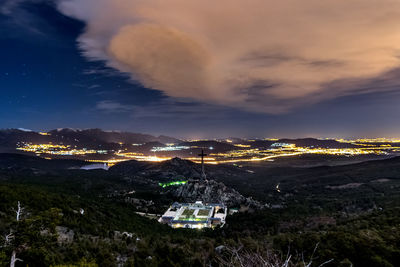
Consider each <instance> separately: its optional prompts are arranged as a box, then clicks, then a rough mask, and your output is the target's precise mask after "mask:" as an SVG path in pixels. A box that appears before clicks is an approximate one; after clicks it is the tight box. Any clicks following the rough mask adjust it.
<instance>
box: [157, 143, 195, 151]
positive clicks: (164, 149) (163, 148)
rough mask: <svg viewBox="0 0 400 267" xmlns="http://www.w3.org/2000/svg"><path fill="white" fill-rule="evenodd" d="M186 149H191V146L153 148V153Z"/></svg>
mask: <svg viewBox="0 0 400 267" xmlns="http://www.w3.org/2000/svg"><path fill="white" fill-rule="evenodd" d="M184 149H190V146H173V145H172V146H171V145H170V146H168V145H167V146H161V147H153V148H152V149H151V150H150V151H151V152H163V151H179V150H184Z"/></svg>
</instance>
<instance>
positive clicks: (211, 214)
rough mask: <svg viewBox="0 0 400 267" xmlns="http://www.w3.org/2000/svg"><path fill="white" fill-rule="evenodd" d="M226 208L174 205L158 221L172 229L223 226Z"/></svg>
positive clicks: (191, 204)
mask: <svg viewBox="0 0 400 267" xmlns="http://www.w3.org/2000/svg"><path fill="white" fill-rule="evenodd" d="M226 215H227V207H225V206H224V205H222V204H203V203H202V202H201V201H196V203H174V204H172V205H171V207H170V208H169V209H168V210H167V211H166V212H165V213H164V215H163V216H162V217H161V218H160V219H159V222H161V223H166V224H168V225H169V226H171V227H173V228H192V229H201V228H204V227H208V228H211V227H215V226H217V225H221V226H223V225H224V224H225V218H226Z"/></svg>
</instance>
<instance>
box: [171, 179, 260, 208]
mask: <svg viewBox="0 0 400 267" xmlns="http://www.w3.org/2000/svg"><path fill="white" fill-rule="evenodd" d="M168 192H169V193H171V194H172V195H173V196H174V197H177V198H181V199H182V200H183V201H184V202H195V201H199V200H201V201H202V202H204V203H222V204H225V205H226V206H228V207H233V206H240V205H248V206H252V207H257V208H261V206H262V205H261V204H260V203H259V202H257V201H255V200H253V199H252V198H246V197H244V196H243V195H241V194H240V193H239V192H237V191H236V190H234V189H232V188H230V187H227V186H226V185H224V184H223V183H220V182H217V181H215V180H205V181H204V180H189V181H188V183H186V184H185V185H182V186H179V187H172V188H170V189H169V190H168Z"/></svg>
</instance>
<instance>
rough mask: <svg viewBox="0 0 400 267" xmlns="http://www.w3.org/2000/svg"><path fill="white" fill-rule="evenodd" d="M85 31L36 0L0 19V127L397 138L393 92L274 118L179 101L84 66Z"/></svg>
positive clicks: (399, 118) (98, 65) (96, 65)
mask: <svg viewBox="0 0 400 267" xmlns="http://www.w3.org/2000/svg"><path fill="white" fill-rule="evenodd" d="M0 5H1V4H0ZM84 26H85V25H84V24H83V23H81V22H79V21H76V20H73V19H71V18H68V17H65V16H64V15H62V14H60V13H59V12H57V11H56V9H55V8H54V7H53V6H52V4H48V3H43V2H38V3H35V2H33V3H22V4H21V5H20V6H18V7H13V8H12V10H11V11H10V12H3V14H2V15H0V62H1V63H0V92H1V97H0V128H20V127H21V128H29V129H33V130H47V129H52V128H60V127H72V128H92V127H97V128H102V129H106V130H111V129H113V130H129V131H133V132H145V133H152V134H167V135H174V136H177V137H192V138H195V137H222V136H225V137H227V136H244V137H302V136H315V137H334V136H335V137H336V136H337V137H363V136H387V137H396V136H397V137H399V136H400V123H399V122H400V105H399V103H400V102H399V100H400V95H399V93H396V91H398V90H396V89H397V88H395V87H393V90H389V91H388V92H387V93H380V94H376V93H375V94H363V95H358V96H349V97H342V98H337V99H334V100H330V101H326V102H320V103H317V104H313V105H310V106H305V107H301V108H297V109H295V110H293V111H291V112H288V113H285V114H278V115H271V114H262V113H250V112H246V111H243V110H237V109H234V108H227V107H222V106H216V105H210V104H201V103H195V102H193V103H190V102H189V103H188V102H179V101H178V100H174V99H171V98H168V97H166V96H163V95H162V93H160V92H158V91H155V90H151V89H146V88H143V87H142V86H141V85H139V84H135V83H134V82H132V81H130V80H129V78H128V76H127V75H124V74H121V73H119V72H118V71H116V70H113V69H110V68H107V67H105V65H104V63H102V62H89V61H87V60H86V59H85V58H84V57H83V56H82V55H81V52H80V51H79V49H78V47H77V43H76V39H77V37H78V36H79V34H80V33H81V31H82V30H83V29H84Z"/></svg>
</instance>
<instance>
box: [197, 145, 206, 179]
mask: <svg viewBox="0 0 400 267" xmlns="http://www.w3.org/2000/svg"><path fill="white" fill-rule="evenodd" d="M205 156H207V154H204V149H201V154H199V157H201V178H203V180H205V179H206V173H205V171H204V157H205Z"/></svg>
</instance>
